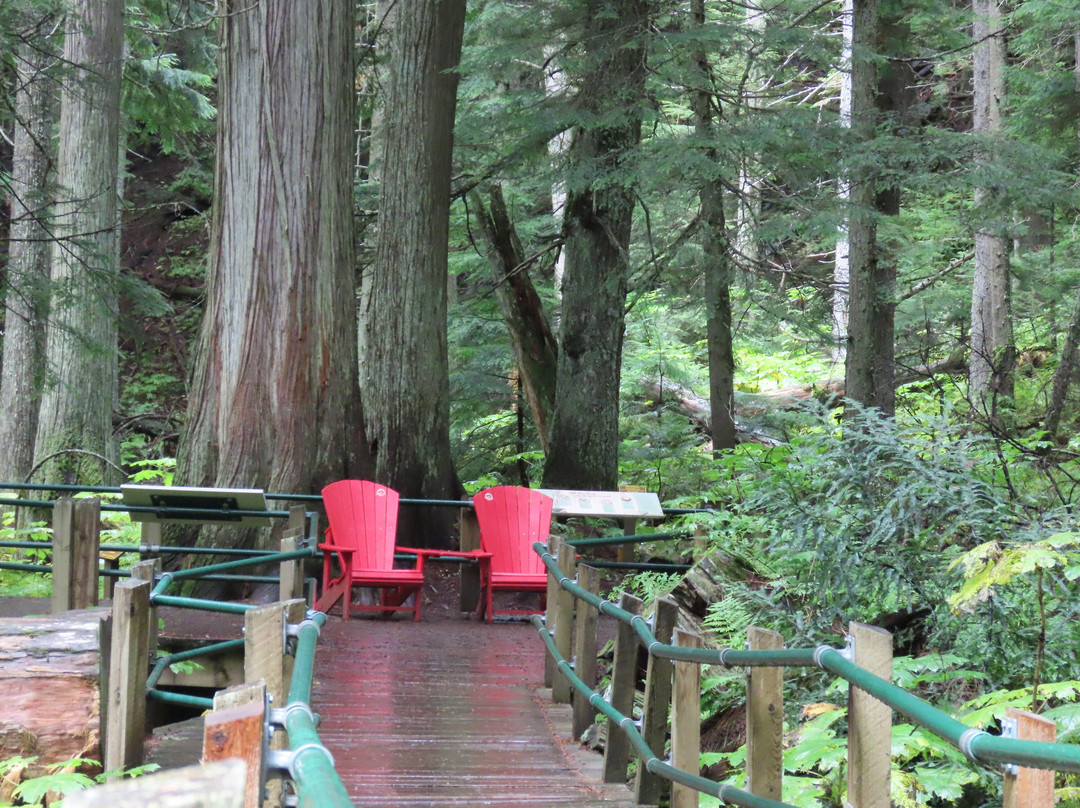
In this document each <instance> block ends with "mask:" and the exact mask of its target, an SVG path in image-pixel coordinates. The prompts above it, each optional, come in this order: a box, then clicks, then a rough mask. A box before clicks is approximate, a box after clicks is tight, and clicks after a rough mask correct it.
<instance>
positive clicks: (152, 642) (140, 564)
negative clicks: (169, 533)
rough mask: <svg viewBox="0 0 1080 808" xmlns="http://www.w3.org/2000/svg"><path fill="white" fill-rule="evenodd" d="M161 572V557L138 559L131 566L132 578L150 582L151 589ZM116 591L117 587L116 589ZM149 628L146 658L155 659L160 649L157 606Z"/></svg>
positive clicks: (151, 611) (151, 589) (151, 612)
mask: <svg viewBox="0 0 1080 808" xmlns="http://www.w3.org/2000/svg"><path fill="white" fill-rule="evenodd" d="M160 574H161V559H160V558H150V559H147V560H146V561H137V562H136V563H135V564H133V565H132V567H131V580H133V581H146V582H148V583H149V584H150V591H153V589H154V580H155V578H156V577H157V576H158V575H160ZM114 591H115V589H114ZM148 622H149V624H150V626H149V629H148V630H147V640H146V658H147V659H148V660H153V659H154V658H155V657H157V649H158V622H157V607H156V606H151V607H150V619H149V621H148Z"/></svg>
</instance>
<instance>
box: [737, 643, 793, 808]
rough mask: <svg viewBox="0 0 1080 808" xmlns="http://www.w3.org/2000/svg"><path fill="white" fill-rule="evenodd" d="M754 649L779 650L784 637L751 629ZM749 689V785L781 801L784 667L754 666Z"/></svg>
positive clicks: (758, 794)
mask: <svg viewBox="0 0 1080 808" xmlns="http://www.w3.org/2000/svg"><path fill="white" fill-rule="evenodd" d="M746 633H747V639H748V641H749V644H750V650H751V651H775V650H778V649H780V648H783V647H784V638H783V637H782V636H781V635H779V634H777V633H776V632H775V631H768V630H766V629H763V628H758V627H757V626H751V627H750V628H749V629H747V632H746ZM749 670H750V672H749V674H748V680H749V682H748V684H747V690H746V787H747V789H748V790H749V791H750V793H752V794H756V795H757V796H759V797H766V798H768V799H770V800H777V801H779V800H780V797H781V793H782V788H783V773H784V669H783V668H780V667H776V668H750V669H749Z"/></svg>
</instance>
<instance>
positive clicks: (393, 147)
mask: <svg viewBox="0 0 1080 808" xmlns="http://www.w3.org/2000/svg"><path fill="white" fill-rule="evenodd" d="M464 25H465V2H464V0H410V2H409V3H405V4H398V6H397V7H396V9H395V12H394V25H393V36H392V41H393V45H392V47H391V57H390V76H389V86H388V88H387V93H386V102H385V105H384V108H383V122H382V130H383V133H384V134H383V146H382V170H381V173H380V193H379V232H378V242H377V247H376V252H375V266H374V269H373V276H372V278H371V284H370V292H369V293H368V294H366V295H365V298H364V300H363V305H364V310H363V311H362V312H361V320H362V322H363V325H362V326H361V327H362V328H364V330H365V338H364V355H363V366H362V368H361V375H362V378H363V383H364V406H365V409H366V417H367V421H366V424H367V439H368V441H369V443H370V446H371V450H372V453H373V455H374V457H375V476H376V479H377V480H378V481H379V482H382V483H385V484H386V485H389V486H391V487H393V488H395V489H397V490H398V491H399V492H401V494H402V496H405V497H414V498H424V499H444V500H445V499H451V498H456V497H459V496H460V495H461V493H462V492H461V485H460V483H459V482H458V479H457V472H456V470H455V469H454V465H453V460H452V457H451V453H450V382H449V360H448V354H447V336H446V323H447V321H446V310H447V283H448V278H447V244H448V230H449V211H450V173H451V158H452V156H453V145H454V141H453V132H454V110H455V108H456V106H457V74H456V72H455V68H456V66H457V63H458V59H459V57H460V55H461V37H462V32H463V29H464ZM456 516H457V514H456V512H455V511H453V510H452V509H449V508H405V509H403V510H402V513H401V516H400V517H399V522H398V525H399V527H398V534H399V536H400V537H401V538H402V541H403V542H406V541H407V542H414V543H415V544H418V545H420V546H427V547H447V546H449V544H450V538H451V535H452V533H453V531H454V522H455V520H456Z"/></svg>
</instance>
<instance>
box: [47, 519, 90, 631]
mask: <svg viewBox="0 0 1080 808" xmlns="http://www.w3.org/2000/svg"><path fill="white" fill-rule="evenodd" d="M100 547H101V501H100V500H98V499H95V498H90V499H73V498H71V497H62V498H61V499H58V500H56V503H55V504H54V506H53V561H52V567H53V575H52V600H51V608H52V612H53V614H57V613H58V612H66V611H68V610H69V609H87V608H89V607H91V606H97V604H98V550H99V548H100Z"/></svg>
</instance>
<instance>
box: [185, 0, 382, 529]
mask: <svg viewBox="0 0 1080 808" xmlns="http://www.w3.org/2000/svg"><path fill="white" fill-rule="evenodd" d="M225 11H226V13H225V14H224V15H223V16H222V17H221V23H220V25H221V32H220V37H221V42H220V46H221V48H220V55H219V59H220V69H221V76H220V79H219V82H218V93H219V95H218V97H219V105H218V106H219V109H220V115H219V119H218V150H217V167H216V171H215V194H214V211H213V220H212V232H211V246H210V266H209V273H208V277H207V301H206V313H205V315H204V319H203V324H202V332H201V335H200V339H199V345H198V349H197V350H198V353H197V358H196V364H195V369H194V375H193V379H192V384H191V394H190V400H189V401H190V403H189V407H188V430H187V432H186V433H185V435H184V438H183V443H182V446H181V456H180V469H179V478H180V480H182V481H183V482H184V483H186V484H189V485H202V486H219V487H244V488H248V487H259V488H265V489H267V490H268V491H275V492H289V493H294V492H297V493H309V492H318V491H319V490H320V489H321V488H322V486H323V485H325V484H326V483H328V482H331V481H333V480H336V479H340V478H342V477H348V476H360V475H362V474H364V473H365V472H366V470H367V467H366V465H365V455H364V454H363V442H362V440H361V434H362V432H361V430H362V422H361V412H360V401H359V393H358V388H357V370H356V318H355V309H354V299H355V297H354V289H353V277H354V267H353V240H352V218H351V210H352V208H351V205H352V185H351V179H352V175H351V172H350V171H349V166H350V165H351V156H352V125H353V103H354V102H353V91H352V89H353V88H352V71H351V70H350V69H349V66H350V65H352V63H353V39H352V38H353V25H352V19H353V5H352V3H351V2H349V1H348V0H309V1H308V2H303V3H296V2H292V0H264V2H262V3H259V4H256V5H254V6H252V5H251V4H249V3H246V2H244V1H243V0H236V2H230V3H228V4H227V7H226V9H225ZM272 504H273V505H276V506H278V507H280V503H272ZM200 543H202V544H205V545H208V546H221V545H225V544H227V545H230V546H237V545H239V546H252V545H255V544H264V545H269V544H272V543H273V540H272V539H271V537H270V536H268V535H267V534H266V533H265V532H263V533H255V532H254V531H238V530H235V529H231V528H223V529H204V531H203V533H202V535H201V537H200Z"/></svg>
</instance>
